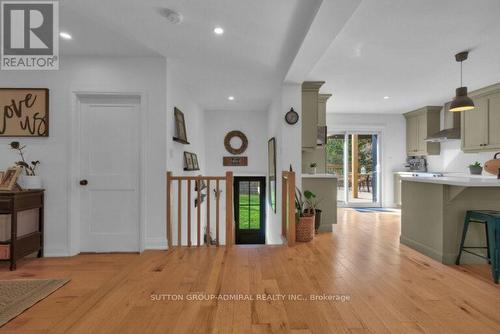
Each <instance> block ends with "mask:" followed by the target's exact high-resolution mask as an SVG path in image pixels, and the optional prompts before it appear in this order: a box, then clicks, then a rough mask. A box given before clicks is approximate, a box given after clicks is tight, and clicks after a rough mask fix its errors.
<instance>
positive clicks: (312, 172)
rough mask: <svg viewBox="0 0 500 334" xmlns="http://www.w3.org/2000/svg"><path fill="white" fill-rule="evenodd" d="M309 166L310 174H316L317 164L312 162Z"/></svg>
mask: <svg viewBox="0 0 500 334" xmlns="http://www.w3.org/2000/svg"><path fill="white" fill-rule="evenodd" d="M309 167H310V168H311V174H316V167H318V164H317V163H315V162H313V163H311V164H310V165H309Z"/></svg>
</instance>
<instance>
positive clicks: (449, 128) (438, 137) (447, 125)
mask: <svg viewBox="0 0 500 334" xmlns="http://www.w3.org/2000/svg"><path fill="white" fill-rule="evenodd" d="M442 111H443V116H444V122H443V123H444V124H443V127H442V130H441V131H439V132H437V133H434V134H432V135H430V136H429V137H427V138H425V141H427V142H433V143H439V142H444V141H448V140H459V139H460V137H461V131H460V113H459V112H451V111H450V103H449V102H448V103H446V104H445V105H444V107H443V110H442Z"/></svg>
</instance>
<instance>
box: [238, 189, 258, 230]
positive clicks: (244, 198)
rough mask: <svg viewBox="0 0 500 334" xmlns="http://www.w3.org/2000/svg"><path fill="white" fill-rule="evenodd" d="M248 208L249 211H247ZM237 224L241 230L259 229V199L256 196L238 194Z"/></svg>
mask: <svg viewBox="0 0 500 334" xmlns="http://www.w3.org/2000/svg"><path fill="white" fill-rule="evenodd" d="M249 206H250V211H249V210H248V209H249ZM239 223H240V228H242V229H246V228H250V229H259V228H260V197H259V195H258V194H252V195H250V196H248V195H245V194H240V203H239ZM249 223H250V225H249Z"/></svg>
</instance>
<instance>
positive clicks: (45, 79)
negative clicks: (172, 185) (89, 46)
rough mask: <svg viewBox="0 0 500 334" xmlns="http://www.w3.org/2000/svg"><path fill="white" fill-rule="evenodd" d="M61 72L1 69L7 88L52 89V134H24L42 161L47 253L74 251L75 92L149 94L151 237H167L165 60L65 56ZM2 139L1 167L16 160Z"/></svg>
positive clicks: (148, 227) (148, 225) (148, 222)
mask: <svg viewBox="0 0 500 334" xmlns="http://www.w3.org/2000/svg"><path fill="white" fill-rule="evenodd" d="M60 68H61V69H60V70H59V71H2V73H1V75H0V86H2V87H42V88H45V87H46V88H49V89H50V137H48V138H19V140H20V141H21V142H22V143H23V144H26V145H27V146H28V148H27V155H28V157H29V158H30V159H39V160H40V161H41V162H42V164H41V166H40V175H41V176H42V178H43V182H44V186H45V188H46V191H47V192H46V197H45V206H46V210H45V248H46V254H47V255H48V256H50V255H69V254H70V250H69V245H68V220H69V210H68V204H69V203H68V192H69V182H70V181H71V182H76V180H69V161H68V156H69V149H70V146H69V143H70V137H71V133H70V130H69V128H70V127H69V125H70V124H69V121H70V113H71V112H72V107H73V106H72V91H76V90H88V91H106V92H110V91H133V92H143V93H144V94H145V95H146V97H147V106H148V110H144V111H143V112H148V114H149V119H150V122H149V124H148V125H147V127H148V135H147V145H148V151H147V158H146V160H147V161H146V164H147V170H146V185H145V186H146V189H147V191H146V236H153V235H157V234H162V235H164V230H165V228H164V226H165V224H164V221H165V213H164V212H165V210H164V203H165V195H164V194H165V192H164V179H165V177H164V171H165V161H166V159H165V152H166V149H165V107H166V101H165V90H166V87H165V60H164V59H163V58H160V57H151V58H149V57H144V58H125V57H124V58H117V57H112V58H108V57H63V58H62V59H61V67H60ZM10 141H12V138H0V169H5V168H7V167H8V166H10V165H12V163H13V162H14V161H15V160H16V159H17V156H16V154H14V153H13V152H11V150H10V149H9V147H8V143H9V142H10Z"/></svg>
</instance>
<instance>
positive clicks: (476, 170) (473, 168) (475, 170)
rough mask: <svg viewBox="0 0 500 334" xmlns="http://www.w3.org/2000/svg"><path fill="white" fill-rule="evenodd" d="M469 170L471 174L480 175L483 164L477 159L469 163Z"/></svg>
mask: <svg viewBox="0 0 500 334" xmlns="http://www.w3.org/2000/svg"><path fill="white" fill-rule="evenodd" d="M469 171H470V173H471V174H472V175H481V174H482V173H483V166H481V163H480V162H479V161H476V162H474V163H473V164H471V165H469Z"/></svg>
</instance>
